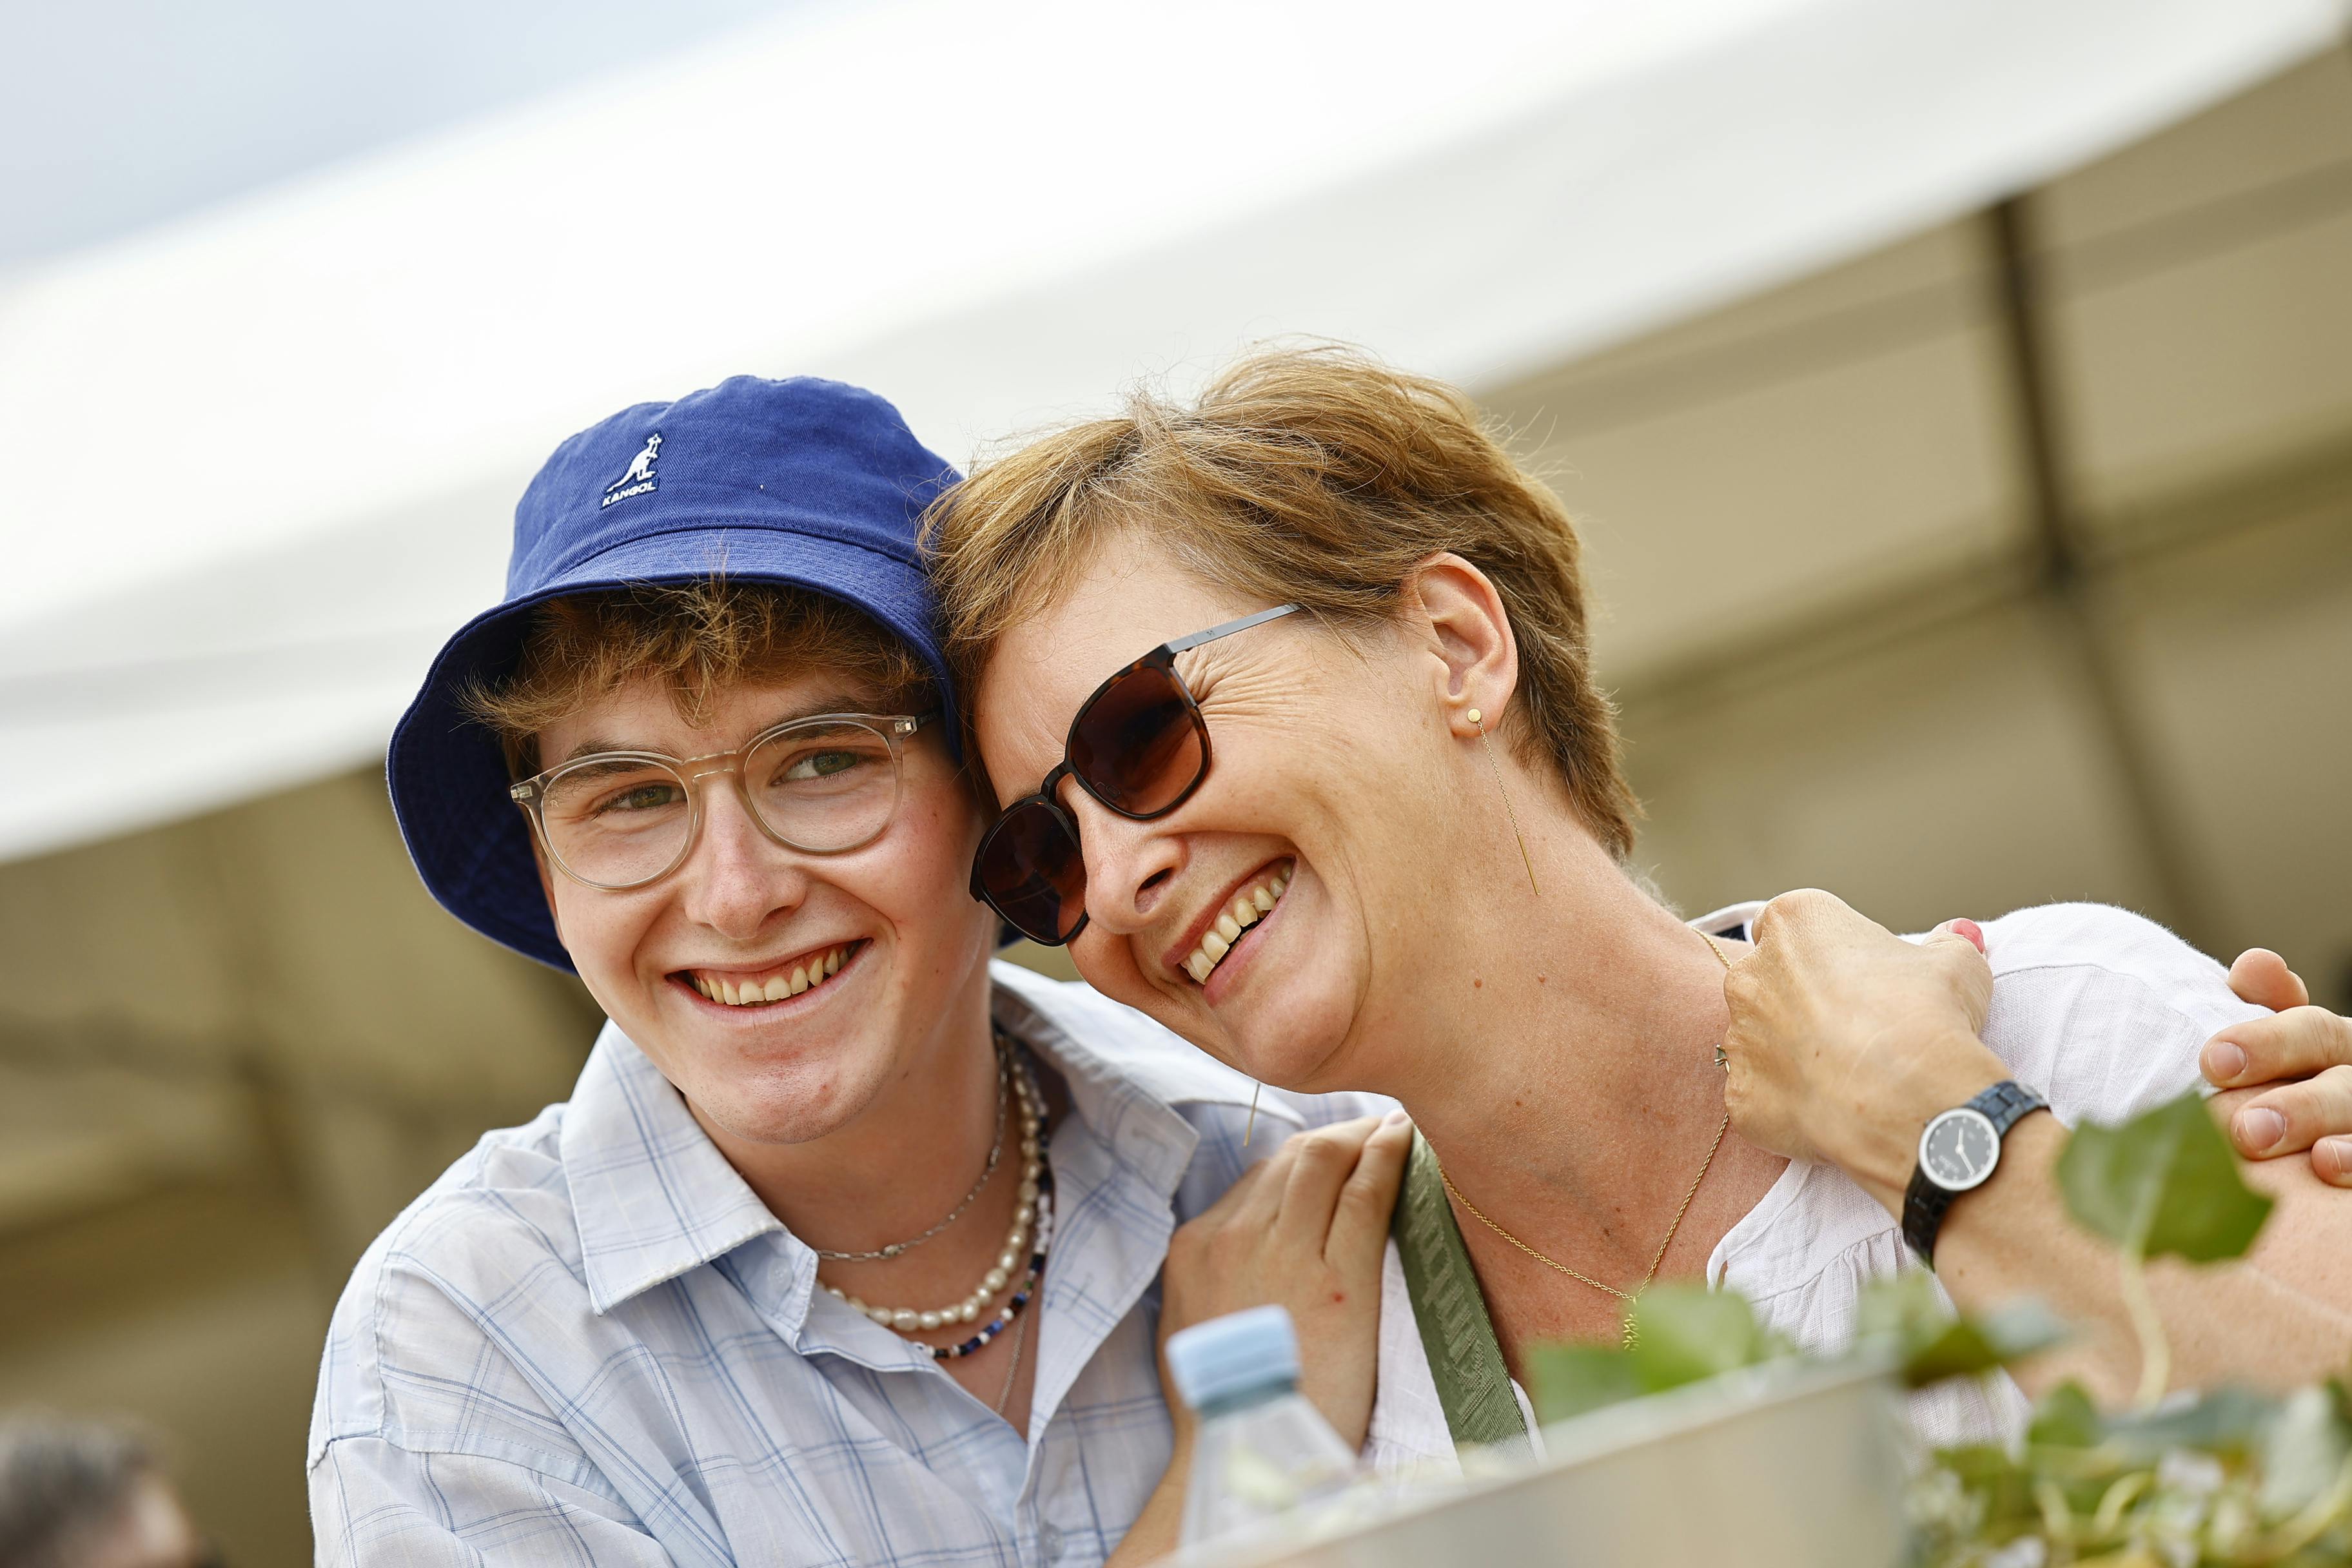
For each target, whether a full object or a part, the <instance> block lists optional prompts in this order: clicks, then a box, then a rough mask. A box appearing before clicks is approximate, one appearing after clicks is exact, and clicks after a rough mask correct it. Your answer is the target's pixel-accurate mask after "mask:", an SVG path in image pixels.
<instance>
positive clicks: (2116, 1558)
mask: <svg viewBox="0 0 2352 1568" xmlns="http://www.w3.org/2000/svg"><path fill="white" fill-rule="evenodd" d="M1911 1516H1912V1522H1913V1527H1914V1531H1915V1536H1914V1542H1913V1556H1912V1562H1913V1563H1915V1564H1916V1565H1918V1568H1991V1565H1993V1564H1996V1563H1999V1564H2007V1563H2029V1562H2030V1563H2044V1564H2048V1565H2050V1568H2060V1565H2062V1564H2068V1563H2081V1564H2084V1565H2085V1568H2088V1565H2089V1564H2093V1563H2098V1564H2104V1565H2107V1568H2158V1565H2165V1568H2255V1565H2257V1564H2280V1565H2287V1568H2319V1565H2320V1564H2333V1565H2336V1568H2342V1565H2343V1564H2345V1563H2352V1421H2347V1419H2346V1416H2345V1412H2344V1410H2343V1409H2342V1408H2341V1406H2340V1405H2339V1404H2338V1401H2337V1398H2336V1394H2335V1393H2334V1391H2333V1390H2332V1389H2322V1388H2309V1389H2305V1390H2303V1391H2302V1392H2301V1393H2299V1394H2294V1395H2293V1396H2291V1397H2290V1398H2288V1399H2286V1400H2284V1401H2280V1400H2273V1399H2269V1398H2266V1397H2264V1396H2263V1395H2260V1394H2250V1393H2247V1392H2245V1391H2244V1390H2239V1389H2228V1390H2222V1391H2220V1392H2218V1393H2216V1394H2209V1395H2203V1396H2200V1397H2196V1398H2192V1399H2190V1400H2189V1401H2187V1402H2185V1403H2183V1404H2181V1405H2178V1406H2177V1407H2175V1408H2168V1409H2167V1410H2166V1411H2165V1412H2164V1413H2163V1415H2159V1416H2147V1415H2126V1416H2120V1417H2114V1418H2108V1417H2103V1416H2101V1415H2099V1414H2098V1412H2097V1411H2096V1410H2095V1409H2094V1408H2093V1407H2092V1405H2091V1402H2090V1399H2089V1398H2088V1396H2086V1395H2085V1394H2084V1393H2083V1391H2082V1390H2081V1389H2079V1388H2077V1387H2074V1385H2073V1384H2067V1385H2065V1386H2063V1387H2062V1388H2060V1389H2058V1390H2057V1391H2055V1392H2053V1394H2050V1395H2049V1396H2048V1397H2047V1398H2045V1399H2044V1400H2043V1401H2042V1405H2041V1406H2040V1408H2039V1409H2038V1410H2037V1411H2036V1412H2035V1415H2034V1421H2033V1426H2032V1429H2031V1430H2030V1431H2029V1433H2028V1434H2027V1437H2026V1442H2025V1445H2024V1447H2023V1448H2022V1449H2021V1451H2019V1452H2016V1453H2011V1452H2010V1451H2008V1450H2006V1449H2002V1448H1999V1447H1990V1446H1976V1447H1964V1448H1948V1449H1945V1450H1943V1451H1942V1452H1940V1453H1938V1454H1937V1455H1936V1457H1935V1459H1934V1461H1933V1463H1932V1464H1930V1465H1929V1466H1928V1467H1927V1468H1926V1469H1925V1470H1924V1471H1922V1472H1921V1473H1920V1475H1919V1476H1918V1478H1917V1479H1916V1480H1915V1482H1914V1484H1913V1487H1912V1492H1911Z"/></svg>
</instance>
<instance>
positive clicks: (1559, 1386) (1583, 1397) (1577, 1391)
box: [1528, 1345, 1644, 1425]
mask: <svg viewBox="0 0 2352 1568" xmlns="http://www.w3.org/2000/svg"><path fill="white" fill-rule="evenodd" d="M1643 1392H1644V1391H1643V1387H1642V1384H1641V1382H1640V1380H1639V1379H1637V1378H1636V1377H1635V1376H1634V1375H1633V1357H1632V1356H1631V1355H1629V1354H1628V1353H1626V1352H1623V1351H1621V1350H1618V1349H1616V1348H1615V1347H1614V1346H1611V1345H1530V1346H1529V1347H1528V1396H1529V1398H1530V1399H1531V1400H1532V1401H1533V1402H1534V1405H1535V1407H1536V1419H1537V1421H1538V1422H1540V1423H1543V1424H1545V1425H1549V1424H1550V1423H1551V1422H1554V1421H1565V1420H1567V1419H1568V1418H1569V1417H1570V1416H1571V1415H1583V1414H1584V1413H1585V1412H1586V1411H1588V1410H1598V1409H1600V1408H1601V1406H1602V1405H1615V1404H1617V1403H1619V1402H1620V1401H1622V1400H1627V1399H1638V1398H1639V1397H1641V1395H1642V1394H1643Z"/></svg>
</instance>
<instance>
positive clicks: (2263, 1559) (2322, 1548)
mask: <svg viewBox="0 0 2352 1568" xmlns="http://www.w3.org/2000/svg"><path fill="white" fill-rule="evenodd" d="M2058 1179H2059V1183H2060V1185H2061V1187H2062V1188H2063V1192H2064V1194H2065V1198H2066V1204H2067V1207H2068V1209H2069V1210H2070V1211H2071V1212H2072V1213H2073V1214H2074V1216H2075V1218H2076V1219H2077V1220H2078V1221H2080V1222H2081V1223H2082V1224H2083V1225H2084V1226H2087V1227H2088V1228H2090V1229H2091V1230H2093V1231H2095V1232H2096V1233H2097V1234H2099V1235H2101V1236H2104V1237H2107V1238H2108V1239H2109V1240H2111V1241H2114V1242H2115V1243H2116V1245H2117V1247H2119V1249H2120V1252H2121V1257H2120V1259H2119V1267H2120V1268H2121V1269H2122V1271H2123V1279H2124V1284H2125V1288H2126V1293H2127V1294H2130V1293H2132V1292H2137V1293H2138V1296H2139V1298H2140V1300H2141V1304H2142V1305H2141V1308H2138V1309H2135V1321H2134V1329H2135V1331H2137V1332H2138V1333H2139V1334H2140V1335H2141V1339H2142V1347H2143V1351H2144V1352H2146V1355H2147V1366H2148V1367H2149V1368H2150V1369H2151V1372H2152V1375H2150V1376H2148V1377H2146V1378H2144V1379H2143V1383H2144V1394H2146V1395H2147V1399H2148V1404H2147V1405H2145V1406H2144V1407H2142V1408H2139V1409H2137V1410H2133V1411H2129V1412H2126V1413H2120V1414H2107V1413H2103V1412H2102V1411H2100V1410H2099V1409H2098V1407H2097V1406H2096V1405H2095V1404H2094V1403H2093V1401H2092V1399H2091V1397H2090V1395H2089V1394H2087V1393H2085V1392H2084V1390H2083V1388H2082V1387H2081V1386H2080V1385H2079V1384H2072V1383H2069V1384H2061V1385H2060V1386H2059V1387H2058V1388H2056V1389H2053V1391H2052V1392H2051V1393H2050V1394H2047V1395H2045V1396H2044V1397H2043V1398H2042V1402H2041V1403H2040V1405H2037V1406H2036V1407H2035V1409H2034V1413H2033V1419H2032V1426H2030V1427H2029V1428H2028V1430H2027V1432H2026V1434H2025V1440H2024V1442H2023V1443H2022V1444H2021V1445H2019V1446H2018V1447H2016V1448H2014V1449H2011V1448H2008V1447H1999V1446H1994V1445H1972V1446H1967V1447H1954V1448H1946V1449H1944V1450H1942V1451H1940V1452H1938V1453H1937V1454H1936V1455H1934V1456H1933V1457H1932V1458H1930V1459H1929V1460H1928V1461H1927V1462H1926V1463H1925V1464H1923V1465H1922V1466H1921V1467H1920V1468H1918V1470H1917V1472H1916V1475H1915V1477H1914V1479H1913V1481H1912V1483H1911V1496H1910V1511H1911V1519H1912V1527H1913V1541H1912V1552H1911V1558H1910V1563H1911V1564H1912V1568H2024V1565H2027V1564H2032V1565H2034V1568H2067V1565H2070V1564H2080V1565H2081V1568H2093V1565H2099V1568H2256V1565H2258V1564H2259V1565H2263V1568H2321V1565H2331V1568H2347V1565H2352V1393H2347V1389H2346V1387H2345V1385H2344V1384H2341V1383H2333V1384H2326V1386H2324V1387H2318V1388H2307V1389H2304V1390H2302V1391H2301V1392H2299V1393H2297V1394H2293V1395H2291V1396H2289V1397H2288V1398H2286V1399H2284V1400H2280V1399H2274V1398H2272V1397H2270V1396H2268V1395H2265V1394H2256V1393H2252V1392H2251V1391H2249V1390H2245V1389H2237V1388H2221V1389H2215V1390H2211V1391H2209V1392H2205V1393H2201V1394H2193V1395H2188V1396H2179V1397H2176V1398H2173V1399H2170V1400H2166V1401H2163V1402H2162V1403H2160V1404H2159V1403H2155V1401H2154V1398H2153V1394H2151V1393H2148V1390H2153V1391H2154V1392H2155V1393H2160V1392H2161V1390H2162V1387H2163V1382H2164V1378H2163V1375H2162V1369H2163V1367H2164V1365H2165V1364H2166V1363H2167V1361H2168V1350H2167V1349H2166V1347H2165V1346H2164V1344H2163V1339H2162V1325H2161V1321H2160V1320H2157V1319H2156V1318H2155V1314H2154V1309H2153V1307H2152V1305H2148V1304H2147V1298H2146V1284H2145V1280H2144V1278H2143V1274H2142V1270H2141V1261H2142V1259H2143V1258H2156V1257H2165V1256H2171V1257H2179V1258H2187V1259H2189V1261H2191V1262H2198V1263H2210V1262H2213V1261H2216V1260H2219V1259H2222V1258H2236V1257H2239V1256H2241V1255H2242V1254H2243V1253H2244V1252H2245V1250H2246V1249H2247V1247H2250V1246H2252V1243H2253V1239H2254V1237H2255V1235H2256V1234H2257V1233H2258V1232H2259V1231H2260V1230H2261V1228H2262V1225H2263V1219H2264V1218H2265V1217H2266V1216H2267V1215H2268V1214H2269V1212H2270V1206H2271V1205H2270V1202H2269V1200H2268V1199H2266V1198H2263V1197H2262V1196H2260V1195H2258V1194H2255V1193H2253V1192H2252V1191H2250V1190H2249V1189H2248V1188H2247V1187H2246V1185H2245V1184H2244V1183H2243V1182H2242V1181H2241V1180H2240V1179H2239V1177H2238V1173H2237V1165H2236V1161H2235V1159H2234V1157H2233V1156H2232V1155H2231V1152H2230V1149H2229V1145H2228V1143H2227V1142H2225V1141H2224V1140H2223V1138H2222V1136H2221V1130H2220V1129H2219V1128H2217V1127H2216V1126H2215V1125H2214V1124H2213V1121H2212V1119H2211V1117H2210V1114H2209V1113H2208V1112H2207V1111H2206V1109H2205V1106H2204V1102H2203V1101H2202V1100H2200V1099H2199V1098H2198V1097H2197V1096H2195V1095H2189V1096H2184V1097H2183V1098H2182V1099H2180V1100H2176V1101H2174V1102H2173V1103H2172V1104H2170V1105H2167V1106H2164V1107H2161V1108H2159V1109H2158V1110H2153V1111H2150V1112H2149V1113H2148V1114H2147V1115H2145V1116H2142V1117H2139V1118H2137V1120H2135V1121H2130V1122H2127V1123H2126V1124H2125V1125H2123V1126H2121V1127H2116V1128H2103V1127H2084V1128H2083V1129H2081V1130H2080V1131H2077V1132H2076V1133H2075V1134H2074V1137H2073V1138H2072V1139H2071V1140H2070V1141H2069V1142H2068V1144H2067V1147H2066V1150H2065V1152H2064V1153H2063V1155H2062V1156H2061V1158H2060V1161H2059V1165H2058ZM1858 1318H1859V1321H1858V1325H1857V1326H1858V1333H1857V1336H1856V1342H1855V1347H1854V1349H1853V1351H1852V1352H1849V1354H1851V1355H1855V1356H1862V1357H1867V1358H1871V1359H1873V1360H1874V1361H1876V1362H1877V1363H1879V1364H1883V1365H1887V1366H1891V1367H1894V1368H1895V1369H1898V1371H1899V1373H1900V1375H1901V1377H1902V1380H1903V1382H1904V1383H1905V1384H1907V1385H1909V1386H1911V1387H1914V1388H1917V1387H1924V1386H1926V1385H1927V1384H1933V1383H1937V1382H1940V1381H1943V1380H1945V1379H1948V1378H1953V1377H1962V1376H1970V1375H1975V1374H1979V1373H1988V1372H1990V1371H1992V1370H1994V1369H1996V1368H1999V1367H2003V1366H2007V1365H2010V1364H2011V1363H2014V1362H2016V1361H2017V1360H2019V1359H2021V1357H2024V1356H2028V1355H2031V1354H2032V1353H2033V1352H2036V1351H2040V1350H2042V1349H2045V1348H2047V1347H2048V1346H2049V1345H2051V1344H2053V1343H2054V1342H2056V1341H2057V1339H2058V1338H2060V1337H2061V1335H2062V1333H2063V1331H2062V1329H2061V1328H2060V1326H2059V1325H2058V1323H2057V1321H2056V1320H2055V1319H2054V1318H2053V1317H2052V1315H2051V1314H2050V1313H2049V1312H2048V1311H2047V1310H2043V1309H2042V1308H2041V1307H2039V1306H2036V1305H2031V1304H2029V1305H2026V1306H2021V1307H2015V1308H2011V1309H2007V1310H2003V1311H2000V1312H1998V1313H1994V1314H1991V1315H1990V1316H1988V1317H1979V1318H1969V1317H1965V1316H1960V1315H1958V1314H1955V1313H1954V1312H1953V1311H1952V1310H1951V1307H1950V1305H1949V1303H1948V1301H1947V1300H1946V1299H1945V1297H1944V1294H1943V1291H1942V1290H1941V1289H1940V1288H1939V1287H1938V1286H1937V1283H1936V1281H1935V1279H1933V1278H1932V1277H1931V1276H1929V1275H1927V1273H1925V1272H1923V1271H1917V1270H1906V1271H1905V1272H1904V1273H1902V1274H1899V1275H1897V1276H1895V1278H1893V1279H1885V1280H1880V1281H1877V1282H1875V1283H1874V1284H1872V1285H1871V1286H1869V1287H1868V1288H1867V1289H1865V1290H1864V1293H1863V1296H1862V1300H1861V1303H1860V1307H1859V1313H1858ZM1633 1327H1634V1330H1635V1343H1634V1345H1633V1348H1631V1349H1620V1348H1618V1347H1617V1346H1615V1345H1553V1346H1539V1347H1537V1348H1535V1349H1534V1350H1532V1351H1530V1352H1529V1353H1528V1374H1529V1379H1530V1382H1531V1384H1532V1385H1533V1391H1534V1396H1535V1405H1536V1412H1537V1415H1538V1417H1539V1418H1540V1419H1543V1420H1546V1421H1551V1420H1558V1419H1561V1418H1563V1417H1565V1416H1568V1415H1580V1414H1581V1413H1583V1412H1585V1411H1588V1410H1591V1409H1594V1408H1597V1407H1599V1406H1601V1405H1611V1404H1614V1403H1616V1402H1618V1401H1620V1400H1623V1399H1631V1398H1635V1397H1639V1396H1640V1395H1642V1394H1653V1393H1657V1392H1661V1391H1663V1390H1665V1389H1669V1388H1676V1387H1680V1386H1682V1385H1683V1384H1689V1383H1695V1382H1697V1381H1699V1380H1700V1379H1703V1378H1707V1377H1713V1376H1716V1375H1718V1374H1720V1373H1726V1372H1730V1371H1734V1370H1737V1369H1738V1368H1741V1367H1746V1366H1753V1365H1756V1364H1758V1363H1763V1362H1769V1361H1774V1360H1779V1359H1781V1358H1784V1357H1790V1356H1794V1355H1795V1354H1796V1353H1797V1352H1794V1351H1792V1350H1791V1349H1790V1346H1789V1345H1788V1344H1787V1343H1786V1342H1783V1341H1781V1340H1780V1338H1779V1337H1778V1336H1776V1335H1774V1334H1772V1333H1771V1332H1770V1331H1769V1330H1767V1329H1765V1328H1764V1327H1763V1326H1762V1325H1761V1324H1760V1323H1759V1322H1758V1321H1757V1319H1756V1316H1755V1313H1754V1311H1753V1310H1751V1309H1750V1308H1749V1307H1748V1303H1747V1302H1746V1301H1745V1300H1741V1299H1740V1298H1739V1297H1738V1295H1736V1294H1733V1293H1730V1292H1709V1291H1706V1290H1704V1289H1697V1288H1696V1287H1690V1286H1679V1287H1675V1286H1661V1287H1659V1288H1657V1289H1653V1290H1650V1291H1648V1292H1645V1293H1644V1294H1643V1297H1642V1299H1641V1300H1640V1301H1639V1302H1638V1303H1637V1304H1636V1307H1635V1310H1634V1314H1633ZM1807 1359H1818V1358H1807Z"/></svg>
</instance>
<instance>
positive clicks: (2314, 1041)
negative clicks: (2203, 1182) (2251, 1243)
mask: <svg viewBox="0 0 2352 1568" xmlns="http://www.w3.org/2000/svg"><path fill="white" fill-rule="evenodd" d="M2230 988H2231V990H2232V991H2235V992H2236V993H2237V994H2238V996H2239V998H2240V999H2241V1000H2242V1001H2246V1002H2251V1003H2252V1004H2254V1005H2256V1006H2258V1007H2268V1008H2270V1009H2271V1010H2272V1011H2271V1015H2270V1016H2268V1017H2266V1018H2252V1019H2249V1020H2247V1021H2246V1022H2245V1023H2242V1024H2232V1025H2231V1026H2229V1027H2228V1028H2226V1029H2222V1030H2221V1031H2220V1032H2219V1033H2217V1034H2216V1035H2215V1036H2214V1037H2212V1038H2211V1039H2210V1040H2209V1041H2207V1042H2206V1044H2205V1050H2204V1054H2203V1056H2202V1058H2200V1066H2201V1067H2202V1068H2203V1069H2204V1073H2205V1077H2206V1078H2207V1079H2209V1080H2210V1082H2211V1083H2212V1084H2213V1085H2214V1086H2215V1087H2216V1088H2218V1089H2237V1090H2245V1089H2252V1090H2255V1091H2256V1092H2253V1093H2252V1094H2242V1095H2237V1096H2233V1097H2232V1099H2234V1100H2236V1101H2237V1103H2235V1104H2233V1105H2231V1107H2230V1108H2229V1117H2230V1141H2231V1142H2232V1143H2234V1144H2235V1145H2236V1146H2237V1150H2238V1152H2239V1153H2241V1154H2242V1155H2244V1156H2245V1157H2246V1158H2247V1159H2249V1160H2275V1159H2278V1158H2279V1157H2281V1156H2282V1155H2286V1154H2298V1153H2301V1152H2304V1151H2305V1150H2306V1149H2308V1150H2309V1151H2311V1169H2312V1173H2313V1174H2314V1175H2315V1176H2317V1177H2318V1178H2319V1179H2320V1180H2321V1181H2323V1182H2326V1183H2328V1184H2330V1185H2333V1186H2338V1187H2352V1018H2341V1017H2338V1016H2336V1015H2335V1014H2334V1013H2331V1012H2329V1011H2328V1010H2327V1009H2326V1008H2325V1007H2315V1006H2313V1005H2311V994H2310V993H2309V991H2307V990H2306V989H2305V986H2304V984H2303V980H2302V977H2301V976H2299V975H2297V974H2296V973H2294V971H2293V970H2292V969H2289V968H2288V967H2287V965H2286V961H2285V960H2284V959H2283V958H2281V957H2280V956H2279V955H2278V954H2277V953H2275V952H2271V951H2269V950H2268V949H2267V948H2260V947H2254V948H2248V949H2247V950H2246V951H2245V952H2242V953H2240V954H2239V955H2238V962H2237V963H2233V964H2231V966H2230Z"/></svg>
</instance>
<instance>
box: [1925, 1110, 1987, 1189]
mask: <svg viewBox="0 0 2352 1568" xmlns="http://www.w3.org/2000/svg"><path fill="white" fill-rule="evenodd" d="M1998 1163H2000V1133H1998V1132H1995V1131H1993V1126H1992V1122H1991V1121H1990V1119H1989V1118H1987V1117H1986V1116H1985V1115H1984V1113H1983V1112H1982V1111H1978V1110H1969V1109H1968V1108H1967V1107H1966V1106H1963V1107H1961V1108H1960V1109H1958V1110H1947V1111H1946V1112H1944V1114H1943V1115H1941V1116H1938V1117H1937V1118H1936V1120H1935V1121H1930V1122H1929V1123H1927V1132H1926V1133H1925V1134H1924V1135H1922V1136H1921V1138H1920V1140H1919V1168H1920V1169H1921V1170H1923V1171H1925V1172H1927V1179H1928V1180H1929V1181H1931V1182H1933V1183H1935V1184H1937V1186H1939V1187H1942V1188H1945V1189H1946V1190H1947V1191H1949V1192H1956V1193H1961V1192H1966V1191H1968V1190H1969V1188H1970V1187H1973V1186H1975V1185H1977V1184H1979V1183H1980V1182H1982V1181H1983V1180H1984V1179H1985V1178H1986V1177H1987V1176H1990V1175H1991V1174H1992V1168H1993V1166H1994V1165H1996V1164H1998Z"/></svg>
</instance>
